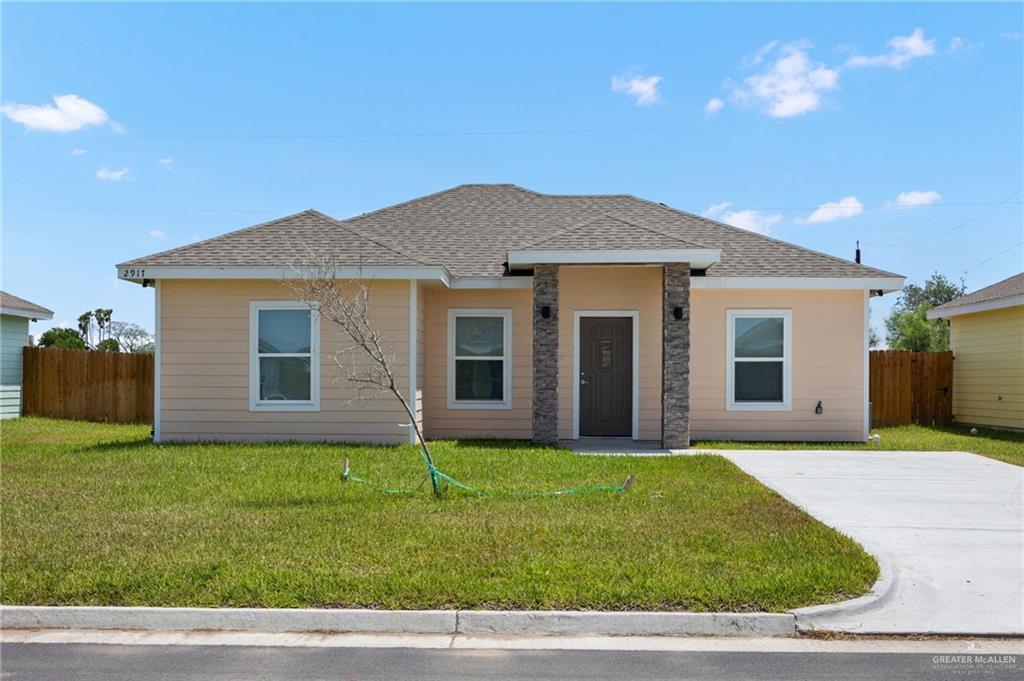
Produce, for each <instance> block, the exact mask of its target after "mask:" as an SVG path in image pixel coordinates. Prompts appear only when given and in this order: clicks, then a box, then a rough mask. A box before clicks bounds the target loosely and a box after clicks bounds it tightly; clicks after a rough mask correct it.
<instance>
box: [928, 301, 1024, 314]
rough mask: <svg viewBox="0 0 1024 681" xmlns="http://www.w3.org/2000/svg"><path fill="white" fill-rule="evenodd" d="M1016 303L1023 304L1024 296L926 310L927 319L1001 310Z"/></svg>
mask: <svg viewBox="0 0 1024 681" xmlns="http://www.w3.org/2000/svg"><path fill="white" fill-rule="evenodd" d="M1018 305H1024V296H1010V297H1008V298H999V299H997V300H985V301H982V302H980V303H968V304H967V305H958V306H956V307H951V308H949V309H947V310H928V319H946V318H947V317H959V316H960V315H965V314H974V313H976V312H989V311H991V310H1002V309H1004V308H1007V307H1017V306H1018Z"/></svg>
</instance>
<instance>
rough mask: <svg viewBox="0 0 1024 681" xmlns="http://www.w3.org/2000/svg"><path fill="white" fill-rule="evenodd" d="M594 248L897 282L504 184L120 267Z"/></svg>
mask: <svg viewBox="0 0 1024 681" xmlns="http://www.w3.org/2000/svg"><path fill="white" fill-rule="evenodd" d="M602 229H605V230H607V232H606V233H605V238H603V239H602V238H600V237H601V235H602V232H601V230H602ZM545 241H547V243H545ZM595 243H600V244H601V247H602V248H631V249H648V248H687V247H697V248H711V249H720V250H721V251H722V258H721V262H719V263H716V264H715V265H713V266H712V267H710V268H708V271H707V274H708V275H709V276H735V277H742V276H759V277H772V276H785V277H898V276H901V275H897V274H893V273H891V272H886V271H883V270H879V269H876V268H873V267H867V266H863V265H858V264H856V263H854V262H851V261H849V260H843V259H842V258H837V257H834V256H831V255H827V254H824V253H819V252H817V251H811V250H808V249H806V248H801V247H799V246H795V245H793V244H789V243H786V242H783V241H778V240H776V239H772V238H769V237H766V236H763V235H760V234H754V233H753V232H749V231H747V230H743V229H739V228H737V227H732V226H729V225H726V224H723V223H720V222H716V221H714V220H709V219H707V218H704V217H700V216H697V215H693V214H691V213H686V212H684V211H681V210H676V209H674V208H669V207H668V206H665V205H663V204H659V203H655V202H653V201H647V200H644V199H639V198H637V197H635V196H630V195H627V194H610V195H593V196H591V195H551V194H540V193H538V192H534V191H531V190H528V189H524V188H522V187H518V186H516V185H511V184H488V185H480V184H467V185H459V186H457V187H453V188H451V189H447V190H445V191H441V192H438V193H436V194H430V195H428V196H424V197H421V198H418V199H413V200H411V201H406V202H404V203H399V204H397V205H394V206H390V207H387V208H382V209H380V210H376V211H373V212H371V213H364V214H363V215H359V216H356V217H354V218H350V219H347V220H333V219H331V218H329V217H327V216H326V215H323V214H321V213H317V212H316V211H306V212H304V213H299V214H297V215H293V216H290V217H287V218H282V219H280V220H274V221H272V222H267V223H264V224H262V225H257V226H255V227H250V228H248V229H244V230H240V231H237V232H232V233H230V234H226V235H224V236H222V237H217V238H214V239H209V240H207V241H202V242H199V243H196V244H191V245H189V246H183V247H181V248H176V249H173V250H170V251H165V252H163V253H157V254H155V255H151V256H147V257H144V258H139V259H136V260H132V261H130V262H127V263H123V265H126V266H133V265H134V266H158V265H171V266H183V265H184V266H187V265H212V266H230V265H250V266H256V265H286V264H300V263H301V262H302V258H303V257H308V251H307V247H309V248H314V249H316V250H317V251H318V252H321V253H323V252H324V251H325V250H326V251H327V252H328V253H329V254H330V255H333V256H335V257H336V258H337V259H338V261H337V264H339V265H345V264H357V263H360V264H365V265H404V264H415V265H439V266H443V267H445V268H447V269H448V271H449V272H450V273H451V274H452V275H454V276H501V275H502V274H503V273H504V269H505V268H504V263H505V261H506V259H507V254H508V251H510V250H523V249H525V248H531V247H532V248H540V246H539V244H544V246H543V249H544V250H555V249H562V248H563V247H564V248H572V249H576V248H580V249H583V248H593V246H592V245H590V244H595ZM654 244H657V245H654ZM413 253H414V254H415V256H413V255H412V254H413Z"/></svg>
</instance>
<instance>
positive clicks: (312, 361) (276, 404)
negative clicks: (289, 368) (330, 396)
mask: <svg viewBox="0 0 1024 681" xmlns="http://www.w3.org/2000/svg"><path fill="white" fill-rule="evenodd" d="M260 310H309V335H310V339H309V340H310V343H309V353H304V352H298V353H270V354H271V355H272V356H274V357H309V397H310V399H308V400H260V352H259V345H260V341H259V338H260V314H259V313H260ZM249 411H320V314H319V313H318V312H317V311H316V310H314V309H310V307H309V306H308V305H306V304H305V303H302V302H299V301H295V300H253V301H250V302H249Z"/></svg>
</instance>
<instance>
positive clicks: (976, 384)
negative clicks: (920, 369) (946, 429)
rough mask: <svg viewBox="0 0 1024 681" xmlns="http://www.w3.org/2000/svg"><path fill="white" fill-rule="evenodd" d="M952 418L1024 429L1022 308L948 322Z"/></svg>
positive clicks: (983, 313) (960, 420) (965, 316)
mask: <svg viewBox="0 0 1024 681" xmlns="http://www.w3.org/2000/svg"><path fill="white" fill-rule="evenodd" d="M950 346H951V348H952V350H953V356H954V360H953V418H954V419H955V420H956V421H959V422H961V423H969V424H977V425H987V426H999V427H1003V428H1024V307H1021V306H1018V307H1012V308H1006V309H1002V310H992V311H989V312H978V313H976V314H968V315H961V316H958V317H953V318H952V319H951V320H950Z"/></svg>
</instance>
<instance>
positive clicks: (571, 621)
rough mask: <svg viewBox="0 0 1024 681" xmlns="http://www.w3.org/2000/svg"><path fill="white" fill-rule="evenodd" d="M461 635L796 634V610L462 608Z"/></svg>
mask: <svg viewBox="0 0 1024 681" xmlns="http://www.w3.org/2000/svg"><path fill="white" fill-rule="evenodd" d="M459 633H460V634H534V635H536V634H541V635H555V636H557V635H571V636H795V635H796V618H795V617H794V616H793V615H790V614H786V613H782V614H771V613H718V612H715V613H702V612H578V611H558V610H555V611H544V610H532V611H531V610H527V611H513V612H497V611H487V610H460V611H459Z"/></svg>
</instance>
